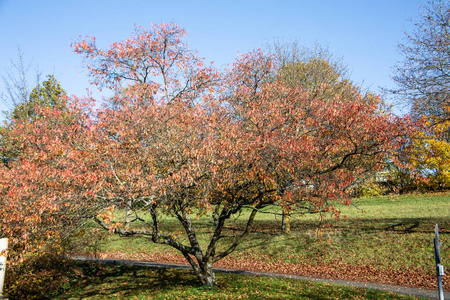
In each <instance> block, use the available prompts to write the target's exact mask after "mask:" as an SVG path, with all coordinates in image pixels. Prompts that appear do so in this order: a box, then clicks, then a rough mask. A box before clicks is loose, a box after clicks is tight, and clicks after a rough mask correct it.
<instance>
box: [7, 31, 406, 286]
mask: <svg viewBox="0 0 450 300" xmlns="http://www.w3.org/2000/svg"><path fill="white" fill-rule="evenodd" d="M184 35H185V33H184V30H182V29H181V28H179V26H177V25H176V24H160V25H153V26H152V28H151V29H150V30H147V29H145V28H143V27H138V28H136V33H135V35H134V36H132V37H130V38H129V39H128V40H126V41H123V42H118V43H114V44H113V45H112V46H111V48H110V49H109V50H101V49H98V48H97V47H96V45H95V42H94V40H93V39H90V40H80V41H78V42H77V43H75V44H74V45H73V48H74V50H75V52H77V53H80V54H83V55H84V57H85V59H86V60H87V61H86V62H88V63H89V65H88V68H89V70H90V72H91V75H92V76H93V80H94V82H97V83H98V84H99V85H104V86H107V87H111V88H114V89H118V86H120V89H118V90H120V91H121V92H120V93H117V95H116V96H115V97H113V98H112V99H110V100H108V101H109V102H110V104H107V105H106V106H105V107H104V108H102V109H101V110H100V111H98V112H97V113H96V114H95V115H93V114H92V112H88V113H82V114H81V115H80V117H79V119H80V121H78V122H75V121H74V120H75V119H73V118H70V120H71V122H65V121H64V118H63V116H64V114H56V113H55V112H54V111H51V110H43V111H42V112H41V113H43V114H44V117H42V118H40V119H39V122H40V123H39V124H38V122H33V123H31V124H27V132H29V133H30V136H28V137H27V138H26V141H27V142H23V144H24V145H26V147H27V149H29V151H30V153H34V154H33V155H34V156H33V159H31V160H30V159H29V160H22V161H18V162H17V164H18V165H22V164H24V166H25V163H27V162H28V161H32V162H33V163H39V164H40V163H42V164H44V166H45V168H46V170H48V172H49V173H48V175H47V176H43V177H42V179H41V180H42V181H41V183H42V184H40V185H39V186H40V187H42V188H43V189H42V191H43V194H42V196H44V195H45V197H46V198H45V199H50V198H47V197H48V196H51V197H52V198H51V199H54V201H55V203H58V200H60V201H63V199H66V200H64V201H69V202H70V203H74V204H76V206H75V207H74V209H75V212H70V210H69V211H64V210H59V211H55V213H56V214H60V213H61V214H69V215H72V216H73V215H76V216H83V217H85V218H88V217H90V218H93V219H94V220H95V222H97V224H98V225H99V226H100V228H103V229H105V230H109V231H110V232H112V233H115V234H119V235H121V236H133V235H141V236H147V237H148V238H149V239H151V240H152V241H153V242H155V243H160V244H165V245H168V246H171V247H174V248H175V249H177V250H179V251H180V252H181V253H182V254H183V255H184V257H185V258H186V260H187V261H188V262H189V264H190V265H191V266H192V268H193V270H194V273H195V275H196V276H197V278H198V279H199V281H200V282H201V284H203V285H214V284H215V283H216V280H215V276H214V272H213V270H212V266H213V264H214V263H215V262H217V261H218V260H220V259H222V258H224V257H226V256H227V255H229V254H230V253H231V252H233V251H234V250H235V249H236V248H237V247H238V245H239V244H240V242H241V241H242V240H243V239H244V238H245V237H246V236H248V234H249V233H250V231H251V228H252V224H253V222H254V219H255V217H256V215H257V213H258V212H259V211H260V210H261V209H262V208H264V207H270V206H271V205H273V204H274V203H278V204H279V205H282V206H285V205H291V204H292V203H293V204H294V205H296V206H298V207H303V208H304V209H305V210H307V211H323V210H327V211H333V207H334V206H333V201H340V202H345V203H348V202H349V201H350V199H349V197H348V195H347V194H346V187H348V186H350V185H351V184H352V182H353V181H354V178H355V177H357V176H358V175H359V174H361V173H363V172H366V171H367V170H371V169H374V168H375V169H376V168H378V167H380V162H382V161H384V159H385V158H386V156H387V155H390V154H392V152H393V151H395V150H396V149H397V147H398V146H399V145H400V144H401V143H403V142H404V138H403V136H404V133H405V132H409V131H410V130H411V126H410V125H409V121H408V119H407V118H405V119H401V118H396V117H393V116H391V115H388V114H378V113H375V112H376V110H377V105H376V104H368V103H367V102H366V101H364V100H363V98H362V97H361V95H360V94H359V93H357V92H355V93H354V99H353V100H354V101H351V102H349V101H343V100H342V99H340V98H339V97H338V96H337V97H334V98H333V100H332V101H330V100H326V101H325V100H322V99H321V98H320V97H317V98H315V97H311V95H310V92H309V91H307V90H305V89H303V88H302V87H292V86H290V85H288V84H286V83H284V82H282V81H275V82H274V81H272V80H270V78H273V76H274V72H275V69H274V62H273V61H272V59H271V57H270V56H267V55H265V54H264V53H262V52H261V51H254V52H251V53H248V54H244V55H242V56H241V57H240V58H239V59H238V60H237V61H236V62H235V63H234V65H233V67H232V68H231V69H230V70H228V71H224V72H223V73H219V72H218V71H216V70H215V69H214V68H212V67H210V66H209V67H205V66H204V64H203V61H202V60H201V59H198V58H197V57H196V55H195V53H194V52H193V51H191V50H189V49H188V48H187V45H186V44H185V43H184V42H183V41H182V39H181V38H182V37H183V36H184ZM97 68H98V69H97ZM76 103H77V102H75V103H74V104H73V105H74V106H73V107H74V108H73V110H74V111H80V112H81V111H83V109H81V108H77V107H78V106H77V105H76ZM47 114H50V115H51V116H54V117H61V118H62V119H61V120H55V119H54V118H51V117H47ZM90 115H92V118H91V117H89V116H90ZM44 123H45V125H44ZM55 124H57V126H55ZM59 124H61V125H59ZM65 124H67V125H65ZM63 125H64V126H63ZM35 126H36V127H37V128H35ZM65 126H67V127H65ZM40 128H45V131H40ZM53 131H55V132H53ZM33 132H40V133H44V132H45V138H44V135H43V136H42V138H41V137H40V138H35V137H33ZM21 141H25V136H24V137H23V138H22V140H21ZM43 143H45V145H48V146H44V145H43ZM50 145H52V146H50ZM32 149H35V150H34V151H33V150H32ZM41 149H46V150H45V151H47V152H44V153H43V152H42V150H41ZM49 151H50V152H49ZM14 169H15V168H13V169H11V170H14ZM52 174H56V175H58V176H55V175H52ZM33 176H34V175H30V178H29V179H27V178H26V176H23V177H22V178H21V179H22V182H24V183H28V182H30V181H32V178H34V177H33ZM311 185H312V186H313V188H310V186H311ZM25 186H29V185H25ZM25 186H24V187H22V188H21V187H17V188H16V189H15V190H14V193H18V194H22V193H26V192H27V191H28V189H27V188H26V187H25ZM45 190H48V191H47V192H45ZM57 207H59V206H57ZM62 207H65V206H62ZM123 209H128V210H129V211H130V212H132V213H131V214H128V215H127V214H123V212H122V210H123ZM243 209H247V210H249V211H250V213H249V215H248V218H247V219H246V221H245V223H244V225H243V226H242V227H240V228H235V230H229V229H227V227H226V226H225V225H226V224H227V222H229V221H230V219H232V217H233V216H236V215H237V214H239V213H241V212H242V210H243ZM167 216H171V217H173V218H175V219H176V220H177V221H178V222H179V228H174V227H173V226H166V225H165V223H164V221H165V219H166V217H167ZM197 217H204V218H210V219H211V223H210V224H211V225H210V226H211V227H209V228H208V230H207V232H206V234H207V236H208V242H207V243H206V245H201V244H200V242H199V240H198V237H197V236H198V234H199V231H198V230H199V228H198V227H197V224H196V222H195V218H197ZM183 232H184V234H183Z"/></svg>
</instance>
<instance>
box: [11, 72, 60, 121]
mask: <svg viewBox="0 0 450 300" xmlns="http://www.w3.org/2000/svg"><path fill="white" fill-rule="evenodd" d="M65 96H66V91H65V90H64V89H63V88H62V87H61V84H60V83H59V81H57V80H56V79H55V77H54V76H53V75H47V80H45V81H44V82H42V84H41V83H38V84H37V85H36V87H34V88H33V89H32V90H31V92H30V94H29V96H28V99H27V100H23V101H21V103H18V104H16V106H15V107H14V109H13V111H12V113H11V118H13V119H16V120H17V119H25V120H28V119H35V118H36V117H38V116H37V115H36V112H35V107H36V106H47V107H56V108H58V109H63V107H64V101H65Z"/></svg>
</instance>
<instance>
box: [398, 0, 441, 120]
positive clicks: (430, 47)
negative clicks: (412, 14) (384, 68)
mask: <svg viewBox="0 0 450 300" xmlns="http://www.w3.org/2000/svg"><path fill="white" fill-rule="evenodd" d="M449 21H450V7H449V3H448V2H447V1H443V0H433V1H430V2H429V3H428V5H427V6H424V7H422V9H421V15H420V18H419V20H418V21H417V22H416V23H415V24H414V25H415V30H414V31H413V32H411V33H405V35H406V43H404V44H400V45H399V49H400V53H401V54H402V55H403V58H404V60H403V62H402V64H401V65H400V66H398V67H397V69H396V72H395V75H394V77H393V79H394V80H395V81H396V82H397V84H398V85H399V87H400V88H399V89H397V90H394V91H393V92H394V93H396V94H398V95H399V98H400V101H407V103H408V104H410V105H411V110H412V113H413V115H415V116H417V117H421V116H423V115H425V116H427V117H429V118H430V120H431V121H432V122H433V123H439V122H442V121H445V120H448V119H449V118H450V114H449V109H448V107H449V105H450V103H449V100H448V94H449V87H450V75H449V74H450V73H449V71H450V56H449V54H450V36H449V30H450V23H449Z"/></svg>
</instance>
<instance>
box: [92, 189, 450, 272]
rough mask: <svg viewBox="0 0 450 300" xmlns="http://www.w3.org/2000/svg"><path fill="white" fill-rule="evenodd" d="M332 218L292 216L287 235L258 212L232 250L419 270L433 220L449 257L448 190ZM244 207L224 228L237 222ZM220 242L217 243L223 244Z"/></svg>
mask: <svg viewBox="0 0 450 300" xmlns="http://www.w3.org/2000/svg"><path fill="white" fill-rule="evenodd" d="M340 209H341V216H340V218H339V219H337V220H336V219H335V218H334V217H332V216H325V218H323V219H322V220H321V221H319V218H318V215H306V216H298V215H297V216H293V217H292V218H291V228H292V229H291V234H290V235H281V234H279V232H280V230H279V227H280V218H279V217H276V216H274V215H269V214H259V215H258V217H257V219H256V221H255V225H254V231H253V232H252V234H251V235H250V236H249V237H248V238H247V240H245V241H244V242H243V243H242V245H241V246H240V247H239V248H238V249H237V251H235V252H234V253H232V255H231V256H232V257H235V258H238V257H240V256H242V255H243V254H245V255H247V257H248V256H250V257H254V258H255V259H261V260H265V261H282V262H287V263H299V264H305V263H306V264H317V263H330V264H332V263H333V262H336V261H339V262H342V263H346V264H367V265H371V266H374V267H376V268H381V269H383V268H385V269H386V268H389V269H391V268H393V269H404V268H411V269H423V270H429V271H427V272H434V267H433V266H434V254H433V253H434V252H433V238H434V228H435V225H436V224H437V223H439V226H440V228H441V234H440V238H441V241H442V242H443V247H442V250H441V251H442V256H443V257H449V256H450V247H449V245H450V235H449V229H450V195H449V194H441V195H412V196H411V195H408V196H401V197H399V196H397V197H395V198H391V197H378V198H363V199H356V200H355V201H354V204H353V205H351V206H342V207H340ZM247 213H248V212H244V213H243V214H242V215H241V216H240V217H239V218H238V219H236V220H231V222H230V223H229V224H228V226H229V227H233V228H236V227H240V226H242V224H243V221H244V220H245V217H246V214H247ZM207 222H209V221H205V219H200V220H198V221H196V223H197V224H196V225H197V226H198V227H199V228H200V232H199V234H198V237H199V239H200V241H201V244H202V245H204V246H205V245H206V244H207V242H208V237H209V234H210V233H211V227H208V226H207V225H208V224H207ZM163 224H164V226H166V229H167V230H174V229H175V230H181V229H180V228H179V227H177V226H179V225H178V224H177V222H176V220H174V219H170V218H167V219H166V220H165V222H163ZM106 241H107V242H106V243H104V244H102V245H101V247H100V251H103V252H122V253H158V252H164V253H172V254H174V255H175V254H177V253H178V252H177V251H176V250H173V249H171V248H170V247H167V246H162V245H155V244H153V243H152V242H151V241H149V240H148V239H145V238H140V237H133V238H122V237H118V236H109V237H108V238H107V240H106ZM225 246H226V244H225V245H223V247H225Z"/></svg>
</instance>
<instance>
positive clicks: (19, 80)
mask: <svg viewBox="0 0 450 300" xmlns="http://www.w3.org/2000/svg"><path fill="white" fill-rule="evenodd" d="M24 56H25V55H24V52H23V51H22V50H21V49H20V48H18V49H17V60H16V61H13V60H11V66H10V68H8V69H6V70H5V73H6V76H2V79H3V83H4V88H5V92H3V93H1V94H0V100H1V101H2V102H3V103H4V104H5V105H6V106H8V107H9V108H10V109H14V108H15V107H17V106H19V105H21V104H22V103H25V102H27V101H28V99H29V95H30V85H29V72H30V69H31V68H32V67H33V63H32V62H31V63H27V62H26V61H25V57H24ZM40 76H41V72H40V71H37V70H36V83H38V82H39V79H40Z"/></svg>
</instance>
